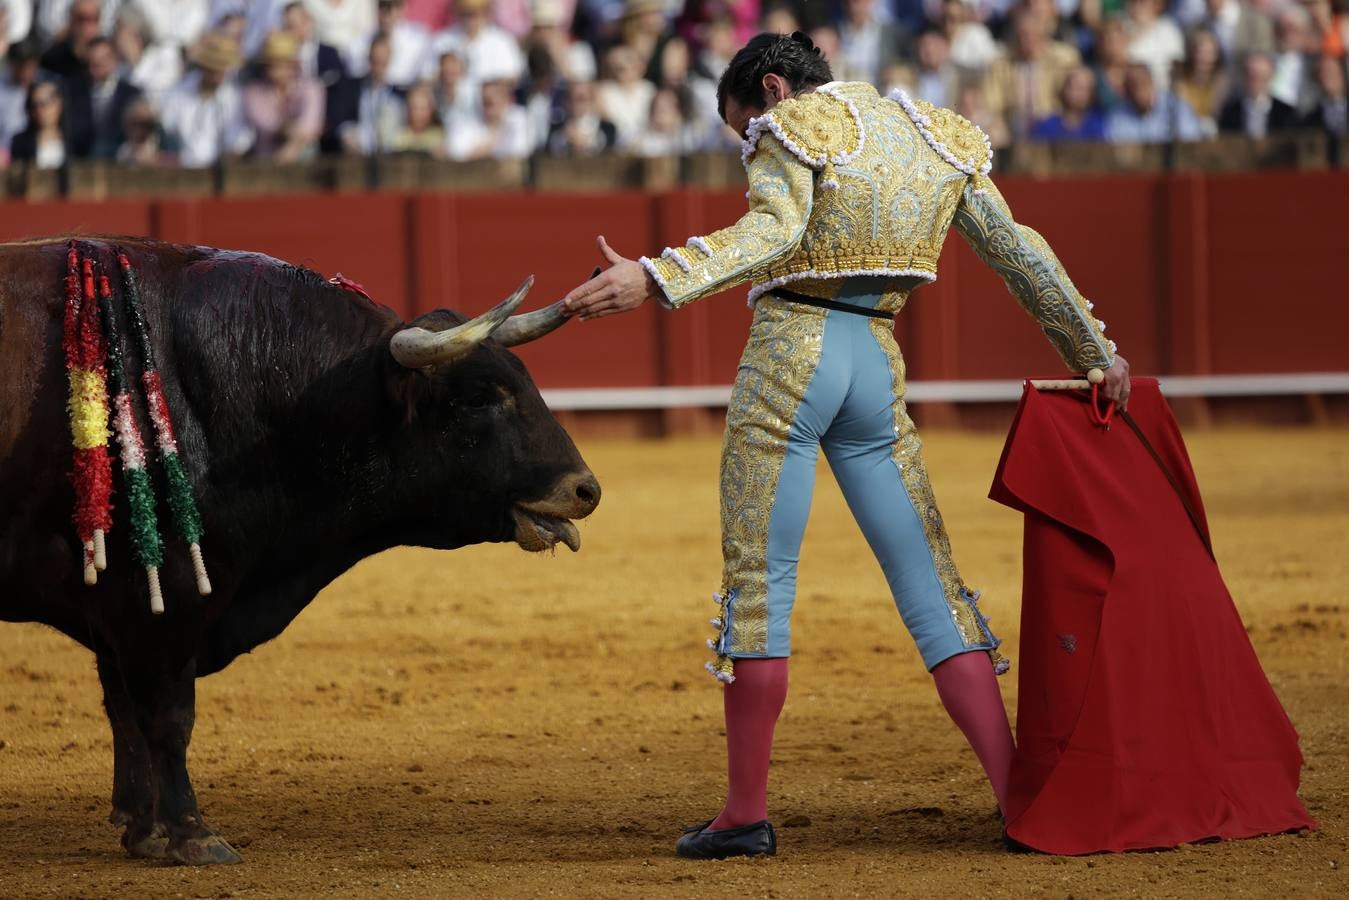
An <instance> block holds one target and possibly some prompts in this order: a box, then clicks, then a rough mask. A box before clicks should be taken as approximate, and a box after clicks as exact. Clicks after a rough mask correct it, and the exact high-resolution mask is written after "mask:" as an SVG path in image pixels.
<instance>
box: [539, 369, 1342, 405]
mask: <svg viewBox="0 0 1349 900" xmlns="http://www.w3.org/2000/svg"><path fill="white" fill-rule="evenodd" d="M1159 380H1160V381H1161V383H1162V391H1163V392H1164V393H1165V394H1166V395H1167V396H1168V397H1262V396H1278V395H1286V394H1345V393H1349V372H1310V373H1305V374H1295V375H1164V376H1161V377H1160V379H1159ZM1020 396H1021V382H1020V381H1009V380H997V381H911V382H909V385H908V388H907V391H906V394H905V399H906V400H908V401H909V402H911V403H995V402H998V401H1009V400H1011V401H1014V400H1016V399H1017V398H1019V397H1020ZM543 399H544V401H545V402H546V403H547V404H548V405H549V406H550V407H551V408H553V409H557V410H614V409H676V408H687V407H719V406H726V405H727V404H728V403H730V401H731V388H730V385H710V386H706V387H646V388H561V389H556V390H545V391H543Z"/></svg>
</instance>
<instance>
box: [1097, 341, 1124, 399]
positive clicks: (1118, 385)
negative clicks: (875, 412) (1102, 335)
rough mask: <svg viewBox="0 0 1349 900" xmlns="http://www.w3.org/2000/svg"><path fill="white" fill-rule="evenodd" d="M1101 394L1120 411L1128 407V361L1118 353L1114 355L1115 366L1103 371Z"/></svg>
mask: <svg viewBox="0 0 1349 900" xmlns="http://www.w3.org/2000/svg"><path fill="white" fill-rule="evenodd" d="M1101 393H1102V394H1104V395H1105V398H1106V399H1107V400H1114V401H1115V403H1116V404H1117V405H1118V406H1119V408H1120V409H1124V408H1125V407H1127V406H1128V405H1129V361H1128V360H1127V359H1125V358H1124V357H1122V356H1120V355H1119V354H1118V353H1116V354H1115V364H1114V365H1112V366H1111V367H1110V368H1108V369H1106V370H1105V381H1103V382H1101Z"/></svg>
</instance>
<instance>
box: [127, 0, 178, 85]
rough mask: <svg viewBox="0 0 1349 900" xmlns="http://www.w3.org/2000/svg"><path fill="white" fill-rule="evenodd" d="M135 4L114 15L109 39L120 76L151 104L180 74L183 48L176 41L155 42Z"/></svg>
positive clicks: (148, 24)
mask: <svg viewBox="0 0 1349 900" xmlns="http://www.w3.org/2000/svg"><path fill="white" fill-rule="evenodd" d="M153 35H154V32H153V31H152V29H151V28H150V23H149V22H148V21H147V20H146V18H145V16H144V14H142V13H141V11H140V7H139V6H124V7H122V11H121V12H120V13H118V15H117V26H116V28H115V30H114V31H113V35H112V42H113V45H114V46H115V47H116V48H117V55H118V56H119V57H121V60H122V67H123V71H124V72H125V75H124V77H125V78H126V80H127V81H129V82H130V83H131V84H133V85H135V86H136V87H137V88H139V89H140V90H141V91H142V93H144V94H145V95H146V96H147V97H149V98H150V102H151V103H153V104H154V105H155V106H158V105H159V103H160V102H161V101H162V100H163V99H164V95H165V94H167V93H168V92H169V89H170V88H172V87H173V86H174V85H175V84H177V83H178V79H180V78H182V77H183V51H182V47H180V46H178V45H177V44H167V43H156V42H155V40H154V36H153Z"/></svg>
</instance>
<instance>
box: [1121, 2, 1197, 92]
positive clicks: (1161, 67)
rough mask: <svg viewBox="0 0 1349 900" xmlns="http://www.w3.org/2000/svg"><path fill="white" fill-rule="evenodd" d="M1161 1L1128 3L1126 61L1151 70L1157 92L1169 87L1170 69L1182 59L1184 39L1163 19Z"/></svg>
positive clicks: (1172, 25)
mask: <svg viewBox="0 0 1349 900" xmlns="http://www.w3.org/2000/svg"><path fill="white" fill-rule="evenodd" d="M1163 3H1164V0H1128V3H1127V4H1126V5H1125V8H1126V9H1127V10H1128V19H1127V28H1128V32H1129V61H1130V62H1136V63H1142V64H1143V65H1145V66H1147V67H1148V68H1150V69H1152V80H1153V83H1154V84H1155V85H1157V87H1158V88H1160V89H1162V90H1166V89H1167V88H1168V87H1170V85H1171V67H1172V66H1174V65H1175V64H1176V63H1178V62H1180V61H1181V60H1182V59H1184V58H1185V38H1184V36H1183V35H1181V33H1180V29H1179V28H1178V27H1176V23H1175V22H1173V21H1171V19H1169V18H1168V17H1167V16H1165V15H1163V11H1164V10H1163Z"/></svg>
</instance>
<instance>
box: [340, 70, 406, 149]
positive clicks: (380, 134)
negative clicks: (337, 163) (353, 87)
mask: <svg viewBox="0 0 1349 900" xmlns="http://www.w3.org/2000/svg"><path fill="white" fill-rule="evenodd" d="M405 117H406V110H405V108H404V106H403V99H402V98H401V97H399V96H398V94H396V93H395V92H394V89H393V88H391V87H389V86H388V85H387V84H370V83H369V82H366V83H363V84H362V85H361V93H360V98H359V99H358V100H357V101H356V121H354V122H347V123H346V124H345V125H343V126H342V130H343V132H344V133H351V132H352V131H354V132H355V134H356V143H357V146H359V147H360V150H361V152H362V153H365V154H370V153H375V152H377V151H383V150H385V149H387V148H388V147H389V146H391V145H392V144H393V139H394V135H395V134H397V133H398V129H400V128H402V127H403V120H404V118H405Z"/></svg>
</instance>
